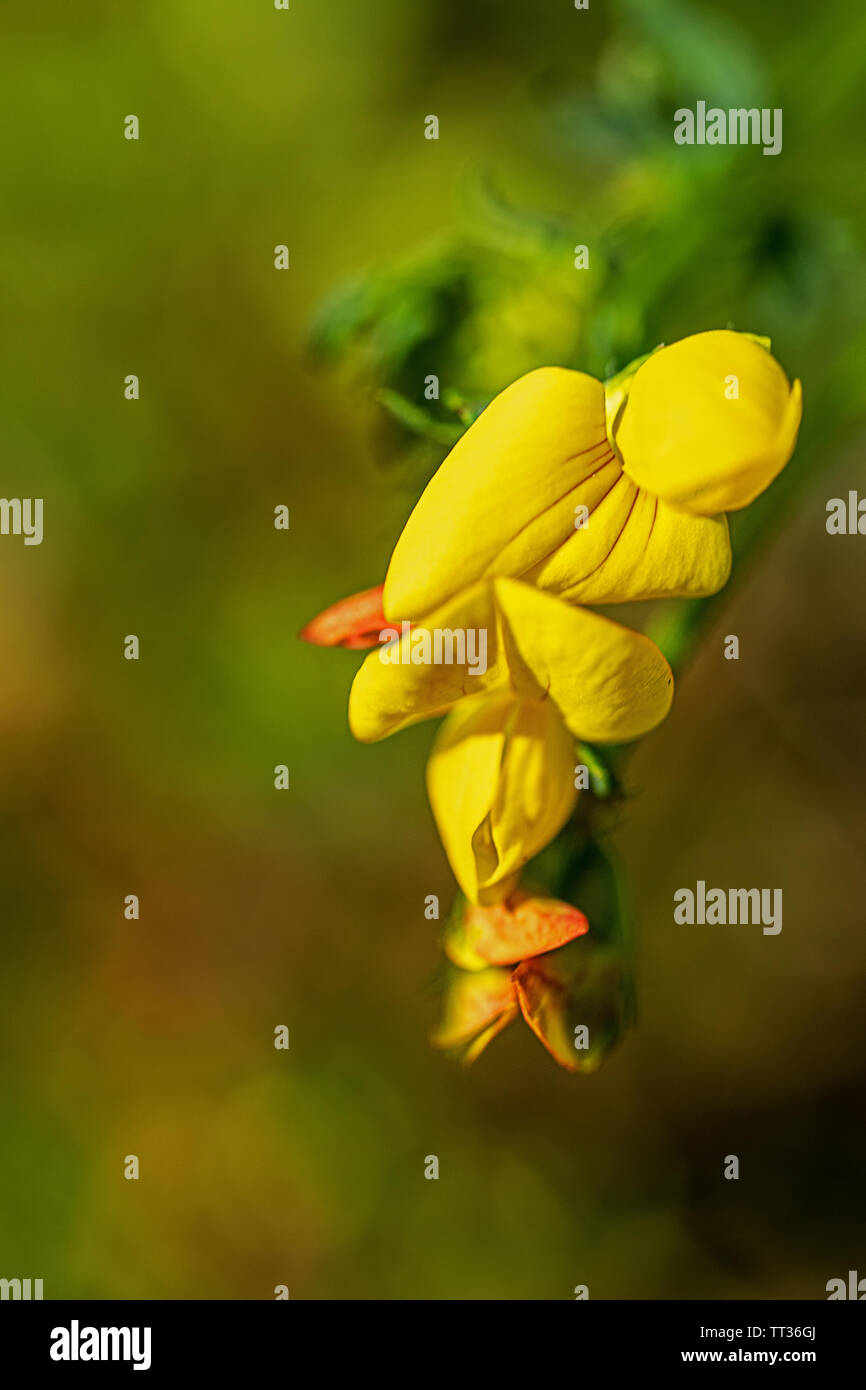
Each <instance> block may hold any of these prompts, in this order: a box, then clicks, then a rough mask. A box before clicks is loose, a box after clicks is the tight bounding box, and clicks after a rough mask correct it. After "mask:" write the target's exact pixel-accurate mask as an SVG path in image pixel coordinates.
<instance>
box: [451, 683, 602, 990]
mask: <svg viewBox="0 0 866 1390" xmlns="http://www.w3.org/2000/svg"><path fill="white" fill-rule="evenodd" d="M573 769H574V746H573V740H572V738H571V735H570V734H569V733H568V730H567V729H566V728H565V725H564V724H563V722H562V720H561V719H560V717H559V714H558V712H557V711H556V709H555V708H554V707H553V706H552V705H551V703H550V702H549V701H545V702H543V703H542V702H538V701H534V700H514V699H512V698H511V697H508V696H499V697H496V696H487V697H484V696H482V697H481V698H480V699H475V700H467V701H464V702H463V703H462V704H461V705H460V706H459V707H458V708H457V709H456V710H455V711H454V713H453V714H452V715H451V716H450V717H449V718H448V720H447V721H446V723H445V724H444V725H443V727H442V730H441V732H440V734H439V737H438V738H437V740H436V743H435V745H434V748H433V752H432V753H431V755H430V760H429V762H428V764H427V792H428V795H429V797H430V805H431V807H432V809H433V816H434V819H435V821H436V825H437V827H438V830H439V834H440V837H441V839H442V844H443V846H444V848H445V853H446V854H447V856H448V862H449V863H450V865H451V868H452V870H453V873H454V877H455V878H456V879H457V882H458V883H459V884H460V887H461V889H462V890H463V892H464V893H465V895H466V897H467V898H468V899H469V901H470V903H478V902H485V903H489V902H491V901H493V902H495V901H499V900H500V899H502V898H504V897H506V896H507V895H508V894H509V892H511V890H512V889H513V887H514V885H515V884H516V880H517V875H518V874H519V872H520V869H521V868H522V867H523V865H524V864H525V863H526V862H527V861H528V860H529V859H531V858H532V857H533V856H534V855H536V854H538V853H539V851H540V850H542V849H543V848H544V846H545V845H546V844H548V843H549V842H550V841H551V840H552V839H553V837H554V836H555V835H556V834H557V832H558V831H559V830H560V829H561V828H562V826H563V825H564V823H565V821H566V820H567V819H568V816H569V815H570V813H571V809H572V807H573V805H574V802H575V799H576V796H577V793H576V791H575V788H574V770H573ZM483 963H484V962H483V960H482V961H478V962H474V964H475V968H477V965H478V964H483Z"/></svg>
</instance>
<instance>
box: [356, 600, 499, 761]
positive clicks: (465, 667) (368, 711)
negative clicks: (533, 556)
mask: <svg viewBox="0 0 866 1390" xmlns="http://www.w3.org/2000/svg"><path fill="white" fill-rule="evenodd" d="M467 630H470V631H471V632H472V633H473V634H476V637H475V638H474V639H470V640H475V641H477V642H478V644H479V645H478V646H476V647H475V648H474V649H473V648H472V647H471V646H470V645H469V644H468V643H467V636H466V634H467ZM437 633H438V634H439V637H438V641H439V655H440V657H441V658H443V659H442V660H439V661H436V660H434V659H433V658H435V656H436V655H437V650H436V642H437V636H436V634H437ZM482 633H483V634H484V636H483V638H482V637H481V636H480V634H482ZM457 634H462V637H460V636H458V635H457ZM482 642H483V643H484V644H485V649H484V651H483V655H484V658H485V659H484V661H483V662H482V661H480V660H479V659H478V657H479V655H480V654H481V651H482V648H481V645H480V644H481V643H482ZM461 643H462V646H461ZM473 655H474V656H475V658H476V660H475V661H474V663H473V661H472V660H471V659H470V658H472V657H473ZM461 656H462V660H461V659H460V658H461ZM448 657H451V658H452V660H448V659H447V658H448ZM473 665H474V667H475V674H473ZM482 665H483V666H484V668H485V669H484V670H481V666H482ZM509 684H510V680H509V671H508V663H507V660H506V654H505V650H504V648H503V646H502V643H501V641H500V638H499V623H498V617H497V613H496V606H495V601H494V593H493V590H492V588H491V586H490V585H489V584H479V585H476V587H475V588H474V589H471V590H469V591H468V592H467V593H465V594H461V595H460V596H459V598H457V599H454V600H452V601H451V602H450V603H448V604H446V605H445V606H444V607H443V608H441V609H439V610H438V611H437V612H436V613H435V614H432V615H431V617H430V619H429V620H428V622H427V623H424V624H413V627H412V630H411V632H409V634H408V635H407V636H403V637H401V639H400V641H399V642H397V643H395V644H394V646H386V647H383V648H380V649H379V650H378V651H375V652H371V653H370V655H369V656H368V657H367V658H366V659H365V661H364V662H363V663H362V665H361V666H360V668H359V670H358V673H357V675H356V676H355V680H354V682H353V684H352V690H351V693H350V695H349V726H350V728H351V730H352V733H353V734H354V735H355V738H357V739H359V740H360V741H361V742H362V743H370V742H375V740H376V739H380V738H385V737H386V735H388V734H392V733H394V732H395V731H396V730H397V729H402V728H405V727H406V726H407V725H409V724H416V723H418V721H419V720H421V719H431V718H434V717H435V716H437V715H440V714H445V713H446V712H447V711H448V710H449V709H450V708H451V707H452V706H453V705H454V704H456V702H457V701H458V700H460V699H462V698H463V697H464V696H465V695H477V694H480V693H481V692H482V691H486V690H493V689H495V688H497V687H500V688H502V687H505V688H508V687H509Z"/></svg>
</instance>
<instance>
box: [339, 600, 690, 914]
mask: <svg viewBox="0 0 866 1390" xmlns="http://www.w3.org/2000/svg"><path fill="white" fill-rule="evenodd" d="M469 631H472V632H474V633H476V634H479V633H483V634H484V643H483V646H484V651H485V661H484V669H483V670H481V669H480V664H481V663H476V667H475V674H473V673H472V671H473V668H472V664H471V663H470V660H469V655H468V652H469V644H468V642H464V644H463V645H464V651H463V658H464V659H463V660H462V661H461V660H455V661H452V662H450V663H449V662H442V663H439V664H431V663H430V662H429V661H425V660H423V659H421V660H417V661H416V660H414V659H413V658H414V657H415V656H420V657H421V658H423V657H424V656H425V655H427V654H429V652H431V651H433V650H434V639H435V635H436V634H437V633H439V634H442V633H449V634H451V635H452V637H453V636H454V635H455V634H457V633H463V634H466V633H468V632H469ZM454 646H455V648H456V643H455V644H454ZM459 654H460V653H459V651H457V655H458V656H459ZM672 696H673V676H672V674H671V671H670V667H669V666H668V664H667V662H666V661H665V659H664V657H663V656H662V654H661V652H660V651H659V650H658V648H657V647H656V646H655V645H654V643H652V642H651V641H650V640H649V638H647V637H644V636H642V635H641V634H640V633H636V632H632V631H631V630H630V629H628V628H624V627H621V626H620V625H619V624H618V623H614V622H611V621H610V620H609V619H607V618H603V617H601V616H600V615H599V614H597V613H590V612H587V611H586V610H585V609H581V608H571V607H569V606H568V605H567V604H565V603H562V602H561V601H560V600H559V599H557V598H554V597H553V596H552V595H550V594H544V593H541V592H539V591H538V590H537V589H533V588H532V587H531V586H529V585H527V584H521V583H519V582H518V581H516V580H513V579H497V580H494V581H491V582H483V583H481V584H478V585H475V586H474V587H473V588H472V589H470V590H468V591H467V592H466V593H465V594H462V595H460V597H459V598H457V599H455V600H452V601H451V602H450V603H448V604H446V605H445V606H444V607H443V608H442V609H440V610H439V611H438V612H437V613H436V614H434V615H432V616H431V618H430V619H428V621H427V622H426V623H424V624H422V625H418V626H413V627H412V629H411V631H410V632H406V633H404V634H403V636H402V637H401V638H400V640H399V642H396V643H395V644H394V646H393V647H392V648H390V649H389V648H383V649H380V650H379V651H376V652H372V653H371V654H370V655H369V656H368V657H367V658H366V660H365V661H364V663H363V665H362V666H361V668H360V670H359V671H358V674H357V675H356V677H355V681H354V684H353V686H352V691H351V695H350V697H349V723H350V727H351V729H352V732H353V733H354V734H355V737H356V738H358V739H360V740H361V741H363V742H370V741H375V740H377V739H380V738H384V737H386V736H387V735H388V734H390V733H394V732H395V731H396V730H397V729H401V728H405V727H406V726H407V725H409V724H414V723H417V722H418V721H419V720H421V719H428V718H432V717H434V716H437V715H442V714H446V713H449V711H452V710H453V713H451V714H450V718H449V719H448V720H447V721H446V723H445V725H444V726H443V728H442V731H441V733H440V736H439V738H438V740H437V742H436V745H435V746H434V749H433V752H432V755H431V757H430V762H429V765H428V773H427V787H428V793H429V796H430V803H431V806H432V808H433V814H434V817H435V819H436V823H437V826H438V828H439V832H440V835H441V837H442V842H443V845H444V847H445V851H446V854H447V855H448V859H449V862H450V864H451V867H452V869H453V871H454V875H455V877H456V879H457V881H458V883H459V884H460V887H461V888H462V889H463V892H464V893H465V894H466V896H467V898H469V899H470V901H471V902H483V903H490V902H496V901H498V900H500V899H501V898H502V897H504V896H506V895H507V894H508V893H509V892H510V891H511V890H512V889H513V887H514V886H515V884H516V881H517V877H518V875H519V872H520V869H521V867H522V866H523V865H524V864H525V863H526V862H527V861H528V860H529V859H531V858H532V857H533V856H534V855H535V854H537V853H538V852H539V851H540V850H541V849H542V848H543V847H544V846H545V845H546V844H547V843H548V842H549V841H550V840H551V839H552V838H553V837H554V835H555V834H556V833H557V831H558V830H559V829H560V828H561V826H562V825H563V824H564V823H565V821H566V820H567V818H568V816H569V814H570V812H571V809H572V807H573V805H574V800H575V796H576V792H575V788H574V770H573V769H574V756H573V739H574V738H579V739H585V740H586V741H588V742H591V743H623V742H627V741H629V740H630V739H634V738H638V737H640V736H641V735H642V734H645V733H647V732H648V731H649V730H650V729H652V728H654V727H655V726H656V725H657V724H659V723H660V722H661V721H662V719H664V717H665V715H666V714H667V712H668V709H669V708H670V703H671V699H672ZM455 706H457V708H456V709H455V708H454V707H455Z"/></svg>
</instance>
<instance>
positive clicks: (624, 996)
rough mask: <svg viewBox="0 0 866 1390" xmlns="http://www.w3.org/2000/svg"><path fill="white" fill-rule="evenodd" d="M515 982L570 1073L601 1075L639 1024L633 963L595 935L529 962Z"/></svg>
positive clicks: (528, 1015) (525, 1008) (538, 1029)
mask: <svg viewBox="0 0 866 1390" xmlns="http://www.w3.org/2000/svg"><path fill="white" fill-rule="evenodd" d="M511 978H512V980H513V982H514V988H515V991H516V994H517V1002H518V1004H519V1005H520V1011H521V1013H522V1014H523V1017H524V1018H525V1019H526V1022H527V1023H528V1024H529V1026H530V1028H531V1029H532V1031H533V1033H534V1034H535V1036H536V1037H537V1038H538V1040H539V1041H540V1042H542V1043H543V1044H544V1046H545V1047H546V1048H547V1050H548V1052H549V1053H550V1055H551V1056H552V1057H553V1058H555V1060H556V1061H557V1062H558V1063H559V1065H560V1066H561V1067H565V1068H566V1070H567V1071H578V1072H592V1071H595V1070H596V1069H597V1068H598V1067H599V1066H601V1063H602V1062H603V1061H604V1058H605V1057H606V1055H607V1053H608V1052H609V1051H610V1049H611V1048H612V1047H613V1046H614V1044H615V1043H616V1042H617V1041H618V1039H619V1038H620V1037H621V1036H622V1033H623V1032H624V1031H625V1029H626V1028H627V1027H628V1026H629V1025H630V1024H631V1023H632V1022H633V1020H634V991H633V984H632V979H631V973H630V970H629V968H628V964H627V962H626V961H624V960H623V959H622V957H621V954H620V952H619V951H617V950H616V949H614V948H611V947H609V946H606V945H603V944H601V943H598V942H594V941H593V939H592V937H591V936H584V937H583V938H582V940H580V941H575V942H573V943H572V944H571V945H569V946H566V947H565V948H564V949H563V950H561V951H555V952H553V954H551V955H546V956H540V957H537V958H536V959H535V960H525V961H523V962H522V964H521V965H518V966H517V968H516V969H515V970H514V971H513V973H512V976H511Z"/></svg>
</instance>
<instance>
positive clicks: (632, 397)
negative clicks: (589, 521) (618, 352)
mask: <svg viewBox="0 0 866 1390" xmlns="http://www.w3.org/2000/svg"><path fill="white" fill-rule="evenodd" d="M801 415H802V391H801V388H800V383H799V381H795V382H794V384H793V386H791V385H789V382H788V378H787V377H786V376H785V373H784V372H783V371H782V368H781V367H780V366H779V364H778V362H777V361H776V360H775V358H774V357H773V356H772V354H771V353H770V352H768V351H767V349H766V348H765V347H763V346H762V345H761V344H760V343H758V342H757V341H755V339H754V338H752V337H750V336H749V335H747V334H744V333H733V332H730V331H728V330H726V329H725V330H720V331H714V332H711V333H696V334H695V335H694V336H693V337H690V338H683V339H682V340H681V341H680V342H678V343H672V344H671V345H670V346H669V347H664V348H661V349H660V350H659V351H658V352H655V353H653V354H652V355H651V356H650V357H648V358H647V360H646V362H644V363H643V365H642V366H641V367H639V368H638V370H637V372H636V373H635V375H634V377H633V378H632V381H631V384H630V386H629V392H628V398H627V400H626V403H625V406H624V408H623V409H622V411H621V414H620V418H619V421H618V424H617V425H616V427H615V441H616V445H617V448H618V450H619V453H620V456H621V458H622V462H623V466H624V468H625V471H626V473H627V474H628V476H629V478H631V479H632V480H633V481H634V482H635V483H637V484H638V485H639V486H640V487H644V488H646V489H647V490H648V491H649V492H652V493H655V494H656V495H657V496H659V497H660V498H661V499H662V500H663V501H666V502H669V503H670V504H671V505H672V506H674V507H677V508H680V509H682V510H683V511H686V512H691V513H693V514H695V515H697V516H713V515H715V514H717V513H719V512H725V511H735V510H737V509H738V508H740V507H745V506H747V505H748V504H749V502H751V501H753V499H754V498H755V497H757V496H758V494H759V493H761V492H763V491H764V489H765V488H766V487H768V486H769V484H770V483H771V482H772V481H773V479H774V478H775V477H776V475H777V474H778V473H780V472H781V470H782V469H783V468H784V466H785V464H786V463H787V462H788V459H789V458H790V457H791V454H792V453H793V450H794V445H795V443H796V439H797V431H798V429H799V427H800V417H801Z"/></svg>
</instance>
